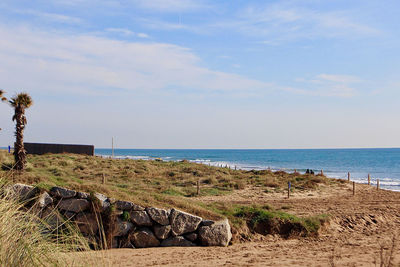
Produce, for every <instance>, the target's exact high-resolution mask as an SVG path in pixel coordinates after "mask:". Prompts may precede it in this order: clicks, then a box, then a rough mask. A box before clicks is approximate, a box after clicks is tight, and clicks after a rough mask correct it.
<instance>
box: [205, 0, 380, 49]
mask: <svg viewBox="0 0 400 267" xmlns="http://www.w3.org/2000/svg"><path fill="white" fill-rule="evenodd" d="M353 17H354V16H352V15H351V13H350V12H346V10H343V11H322V10H319V11H318V10H315V9H310V8H307V7H305V6H302V5H301V4H299V2H295V1H278V2H276V3H275V4H271V3H265V4H262V5H257V6H248V7H246V8H244V9H243V10H240V12H238V13H237V14H236V17H235V18H232V19H227V20H225V21H223V20H221V21H217V22H216V23H215V24H214V25H212V26H213V27H215V28H220V29H230V30H236V31H239V32H240V33H242V34H245V35H248V36H253V37H255V38H258V39H259V40H260V41H259V42H260V43H264V44H268V45H276V44H279V43H282V42H287V41H293V40H298V39H314V38H340V37H346V38H358V37H370V36H377V35H379V34H380V31H379V30H378V29H376V28H374V27H371V26H368V25H367V24H365V23H363V22H358V21H356V20H355V19H354V18H353Z"/></svg>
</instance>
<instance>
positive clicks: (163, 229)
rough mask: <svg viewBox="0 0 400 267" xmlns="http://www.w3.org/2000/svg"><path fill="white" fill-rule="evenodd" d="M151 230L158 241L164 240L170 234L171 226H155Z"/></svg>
mask: <svg viewBox="0 0 400 267" xmlns="http://www.w3.org/2000/svg"><path fill="white" fill-rule="evenodd" d="M153 230H154V234H155V235H156V237H157V238H158V239H166V238H167V237H168V236H169V233H170V232H171V225H155V226H154V228H153Z"/></svg>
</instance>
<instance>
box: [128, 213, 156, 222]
mask: <svg viewBox="0 0 400 267" xmlns="http://www.w3.org/2000/svg"><path fill="white" fill-rule="evenodd" d="M131 220H132V222H134V223H135V224H136V225H139V226H152V225H153V222H152V221H151V219H150V216H149V215H148V214H147V212H146V211H132V212H131Z"/></svg>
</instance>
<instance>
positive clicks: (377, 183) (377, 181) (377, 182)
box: [376, 179, 379, 190]
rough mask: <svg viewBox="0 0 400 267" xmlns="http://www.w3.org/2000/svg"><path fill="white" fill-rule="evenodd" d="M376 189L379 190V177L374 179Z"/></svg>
mask: <svg viewBox="0 0 400 267" xmlns="http://www.w3.org/2000/svg"><path fill="white" fill-rule="evenodd" d="M376 189H377V190H379V179H376Z"/></svg>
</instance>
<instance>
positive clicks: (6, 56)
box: [0, 26, 271, 94]
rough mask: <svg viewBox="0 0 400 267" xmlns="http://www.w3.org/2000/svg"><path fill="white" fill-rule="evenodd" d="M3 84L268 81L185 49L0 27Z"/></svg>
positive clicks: (217, 87) (76, 87) (209, 86)
mask: <svg viewBox="0 0 400 267" xmlns="http://www.w3.org/2000/svg"><path fill="white" fill-rule="evenodd" d="M0 35H1V36H2V42H1V43H0V58H1V59H2V64H1V66H0V80H2V81H4V83H3V85H4V87H5V88H17V89H18V88H29V90H30V91H36V92H41V93H43V92H51V93H56V94H57V93H59V92H61V93H66V92H74V93H83V94H102V93H104V92H108V93H112V92H115V90H114V91H113V89H119V90H141V91H143V90H145V91H146V90H147V91H149V90H150V91H154V90H171V89H173V90H179V91H182V92H185V91H189V92H190V91H191V90H194V91H197V92H212V91H217V92H221V91H224V92H251V91H257V90H265V89H269V88H270V86H271V85H270V84H268V83H265V82H261V81H257V80H253V79H249V78H246V77H244V76H240V75H236V74H231V73H226V72H220V71H214V70H210V69H207V68H205V67H201V66H200V65H201V64H200V63H201V60H200V59H199V58H198V57H197V56H196V55H195V54H193V53H192V52H191V51H190V50H189V49H187V48H184V47H180V46H176V45H172V44H165V43H140V42H126V41H119V40H113V39H108V38H105V37H96V36H91V35H68V36H66V35H61V34H59V33H48V32H41V31H37V30H32V29H31V28H21V27H19V28H6V27H2V26H0Z"/></svg>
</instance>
